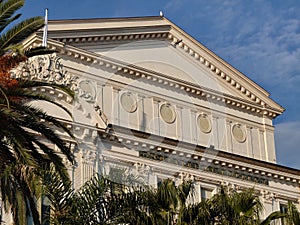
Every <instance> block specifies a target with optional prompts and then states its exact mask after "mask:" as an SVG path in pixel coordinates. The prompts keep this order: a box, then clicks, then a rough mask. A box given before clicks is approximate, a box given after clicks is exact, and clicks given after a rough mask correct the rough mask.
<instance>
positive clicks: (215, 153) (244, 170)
mask: <svg viewBox="0 0 300 225" xmlns="http://www.w3.org/2000/svg"><path fill="white" fill-rule="evenodd" d="M62 122H64V123H65V124H66V125H67V126H68V128H69V129H73V131H74V135H75V136H76V137H80V138H83V140H84V141H85V142H87V141H89V140H90V141H91V142H92V143H94V141H95V138H96V137H99V138H100V139H102V140H103V141H108V142H110V143H113V144H114V145H117V146H124V147H126V148H129V149H132V150H135V151H137V152H140V153H141V152H144V153H150V154H151V153H153V154H165V155H168V156H170V157H171V158H172V157H176V158H179V159H182V160H183V161H184V162H189V161H191V162H199V163H201V164H202V165H209V166H210V167H211V168H212V169H214V168H215V169H218V168H219V169H222V170H224V171H229V170H231V171H236V172H238V173H240V174H250V175H253V176H254V177H257V178H262V179H265V180H266V181H268V182H270V181H274V182H279V183H284V184H289V185H293V186H297V187H298V186H300V171H299V170H297V169H292V168H289V167H285V166H281V165H277V164H274V163H270V162H265V161H260V160H256V159H252V158H248V157H244V156H239V155H236V154H232V153H228V152H223V151H220V150H217V149H213V148H206V147H204V146H199V145H194V144H191V143H187V142H182V141H178V140H174V139H170V138H163V137H160V136H157V135H154V134H149V133H145V132H141V131H136V130H132V129H128V128H125V127H120V126H116V125H114V126H113V127H110V128H99V127H96V126H95V127H93V126H89V125H86V124H81V123H77V122H71V121H66V120H62ZM82 135H83V136H82ZM80 138H79V139H80ZM79 139H78V142H80V140H79ZM124 157H125V156H124ZM143 158H145V159H147V160H150V161H153V163H155V162H156V163H160V162H163V161H157V160H154V159H151V158H147V157H141V156H139V159H141V160H142V159H143ZM170 164H172V163H170ZM177 166H179V165H177ZM181 167H183V168H186V169H188V170H191V171H194V170H199V169H195V168H193V167H187V166H181ZM205 172H207V173H214V174H215V172H213V171H210V170H205ZM216 174H219V173H216ZM223 176H226V175H223ZM233 178H234V177H233ZM238 180H243V179H240V178H239V179H238ZM244 181H245V182H246V181H247V180H244ZM267 186H268V185H267Z"/></svg>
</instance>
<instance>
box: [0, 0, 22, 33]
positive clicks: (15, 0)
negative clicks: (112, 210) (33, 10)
mask: <svg viewBox="0 0 300 225" xmlns="http://www.w3.org/2000/svg"><path fill="white" fill-rule="evenodd" d="M23 5H24V0H7V1H3V2H1V3H0V33H1V32H2V30H3V29H4V28H5V27H6V26H7V25H8V24H10V23H11V22H13V21H14V20H16V19H18V18H19V17H20V14H18V15H16V16H13V14H14V13H15V12H16V11H17V10H18V9H20V8H21V7H22V6H23ZM12 16H13V17H12Z"/></svg>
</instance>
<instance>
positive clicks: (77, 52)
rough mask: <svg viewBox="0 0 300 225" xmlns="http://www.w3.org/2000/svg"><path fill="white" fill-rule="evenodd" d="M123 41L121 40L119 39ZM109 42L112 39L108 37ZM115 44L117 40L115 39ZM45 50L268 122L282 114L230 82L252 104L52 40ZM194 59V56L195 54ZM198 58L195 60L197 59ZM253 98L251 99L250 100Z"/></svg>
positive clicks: (37, 40)
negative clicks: (255, 115) (256, 116)
mask: <svg viewBox="0 0 300 225" xmlns="http://www.w3.org/2000/svg"><path fill="white" fill-rule="evenodd" d="M140 36H141V35H139V36H134V35H132V38H140ZM122 37H123V36H122ZM143 37H144V38H170V37H167V33H157V34H155V35H154V34H153V36H152V35H151V36H149V37H148V36H147V35H145V34H143ZM110 38H111V37H110ZM115 40H118V38H116V39H115ZM40 44H41V37H39V36H38V35H35V36H32V37H31V38H30V39H28V40H27V41H26V42H24V45H25V47H26V48H30V47H36V46H39V45H40ZM48 47H49V48H50V49H53V50H56V51H58V52H59V53H61V54H64V55H66V56H68V57H71V58H74V59H76V60H80V61H81V62H82V63H83V64H88V65H92V66H95V67H102V68H103V69H105V70H113V71H115V72H117V73H118V74H122V75H126V76H130V77H132V78H138V79H141V78H143V79H145V80H147V81H148V82H149V81H151V82H155V83H158V84H160V85H164V86H167V87H169V88H173V89H175V90H176V91H184V92H186V93H188V94H189V95H193V96H195V97H196V98H199V97H200V98H205V99H207V100H209V101H214V102H216V103H217V102H219V103H221V104H223V105H224V104H226V105H227V106H228V107H234V108H236V107H237V108H240V109H241V110H243V111H246V112H248V113H252V114H258V115H261V116H267V117H270V118H275V117H276V116H277V115H279V114H281V113H282V111H281V110H280V109H278V108H272V107H270V106H268V105H267V104H265V102H263V101H261V100H260V99H258V98H256V97H255V96H254V95H253V94H251V93H250V92H249V91H247V90H246V89H243V87H240V86H239V85H238V84H237V83H236V82H233V81H232V80H231V81H230V82H232V85H234V86H235V87H236V88H238V87H240V88H241V91H244V90H245V94H246V95H248V96H250V98H252V100H255V101H252V100H250V99H249V100H247V99H241V98H237V97H235V96H231V95H228V94H224V93H222V92H217V91H215V90H212V89H208V88H205V87H201V86H198V85H195V84H193V83H190V82H186V81H183V80H180V79H177V78H174V77H171V76H168V75H166V74H162V73H159V72H156V71H151V70H148V69H145V68H142V67H140V66H136V65H130V64H128V63H126V62H123V61H120V60H116V59H112V58H109V57H106V56H102V55H99V54H96V53H93V52H89V51H86V50H83V49H79V48H76V47H74V46H71V45H68V44H66V43H64V42H60V41H55V40H51V39H49V40H48ZM194 57H196V55H195V54H194ZM196 58H197V57H196ZM199 60H200V62H202V61H203V60H204V58H203V59H202V58H201V57H199ZM203 63H204V64H205V65H206V66H207V67H208V68H210V69H213V70H214V71H215V72H216V73H217V74H219V75H220V77H223V78H224V79H225V80H228V82H229V79H230V78H229V76H227V75H225V74H224V73H222V72H221V71H219V70H218V69H217V68H215V67H213V66H212V65H211V64H209V62H208V61H205V60H204V61H203ZM251 96H252V97H251Z"/></svg>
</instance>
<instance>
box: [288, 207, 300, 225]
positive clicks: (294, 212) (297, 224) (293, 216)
mask: <svg viewBox="0 0 300 225" xmlns="http://www.w3.org/2000/svg"><path fill="white" fill-rule="evenodd" d="M286 222H287V224H288V225H300V213H299V211H298V209H297V208H296V206H295V205H294V204H293V203H292V202H288V206H287V217H286Z"/></svg>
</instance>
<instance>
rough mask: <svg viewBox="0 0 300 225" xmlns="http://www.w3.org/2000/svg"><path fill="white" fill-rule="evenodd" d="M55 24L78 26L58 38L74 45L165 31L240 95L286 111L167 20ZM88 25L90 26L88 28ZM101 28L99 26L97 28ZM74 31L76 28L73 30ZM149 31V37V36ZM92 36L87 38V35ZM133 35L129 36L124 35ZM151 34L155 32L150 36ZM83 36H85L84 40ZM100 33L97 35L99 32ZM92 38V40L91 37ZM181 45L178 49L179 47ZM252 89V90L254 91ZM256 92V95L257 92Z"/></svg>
mask: <svg viewBox="0 0 300 225" xmlns="http://www.w3.org/2000/svg"><path fill="white" fill-rule="evenodd" d="M50 24H53V25H54V27H53V28H49V29H50V32H49V34H51V33H53V32H54V33H55V32H58V28H55V25H56V24H59V25H60V26H59V29H60V31H61V32H72V31H71V30H70V29H69V30H68V27H69V25H71V24H72V26H74V24H77V25H78V27H77V26H76V28H75V29H76V31H75V32H74V31H73V32H72V33H73V35H72V34H71V33H70V34H69V37H68V36H64V37H63V38H56V40H59V41H62V42H65V43H66V44H72V43H76V42H77V43H80V42H81V43H89V42H95V41H100V40H101V43H105V42H111V41H124V40H129V38H130V39H131V40H140V39H145V37H147V38H151V37H152V38H155V33H160V32H162V30H164V31H165V32H167V33H168V34H167V36H168V41H169V42H170V43H171V44H172V45H173V46H174V47H178V48H179V49H181V50H182V51H183V52H185V53H186V54H187V55H189V56H190V57H192V58H193V59H194V60H196V61H198V62H200V63H202V64H204V65H205V66H206V67H207V68H208V70H211V71H212V72H213V73H215V74H216V75H217V77H219V78H220V79H221V80H224V81H225V82H224V83H227V84H228V85H229V86H232V87H233V88H235V89H236V90H237V91H239V92H240V93H242V94H243V95H244V96H245V97H246V98H247V99H249V100H250V101H252V102H255V103H258V104H262V105H266V107H267V108H273V109H275V110H277V111H279V112H280V113H282V112H283V111H284V109H283V108H282V107H281V106H280V105H278V104H277V103H276V102H274V101H273V100H271V99H270V98H269V93H268V92H267V91H266V90H264V89H263V88H261V87H260V86H259V85H257V84H256V83H255V82H253V81H252V80H251V79H249V78H248V77H247V76H245V75H244V74H242V73H241V72H240V71H238V70H237V69H235V68H234V67H232V66H231V65H230V64H228V63H227V62H225V61H224V60H223V59H221V58H220V57H219V56H217V55H216V54H215V53H214V52H212V51H211V50H209V49H208V48H206V47H205V46H203V45H202V44H201V43H199V42H198V41H197V40H195V39H194V38H193V37H191V36H190V35H188V34H187V33H186V32H185V31H183V30H182V29H181V28H179V27H178V26H176V25H175V24H174V23H172V22H171V21H169V20H168V19H166V18H165V17H157V16H154V17H132V18H108V19H84V20H62V21H50ZM84 25H86V26H84ZM96 25H97V26H96ZM73 29H74V27H72V30H73ZM97 30H98V31H100V30H102V32H103V31H107V30H113V33H111V34H108V35H107V34H105V32H104V34H102V35H100V36H95V32H96V31H97ZM147 30H148V33H147ZM87 31H89V32H90V33H89V34H87V33H86V32H87ZM127 31H129V33H130V34H129V33H127V34H126V35H122V33H124V32H127ZM150 31H151V32H150ZM81 32H85V35H83V36H80V33H81ZM96 33H97V32H96ZM74 35H75V36H76V38H74V37H73V36H74ZM88 35H90V36H88ZM176 43H178V44H177V45H176V46H175V44H176ZM249 87H250V88H249ZM250 89H251V90H250ZM254 90H255V91H254Z"/></svg>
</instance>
